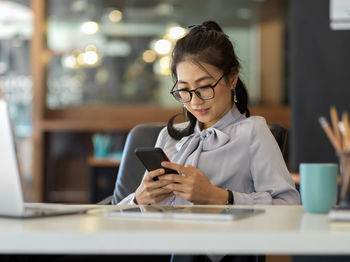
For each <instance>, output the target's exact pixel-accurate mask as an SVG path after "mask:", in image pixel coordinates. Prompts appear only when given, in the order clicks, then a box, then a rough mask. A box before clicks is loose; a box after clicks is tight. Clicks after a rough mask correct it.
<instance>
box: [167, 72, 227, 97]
mask: <svg viewBox="0 0 350 262" xmlns="http://www.w3.org/2000/svg"><path fill="white" fill-rule="evenodd" d="M225 75H226V73H223V74H222V76H221V77H220V78H219V79H218V81H216V83H215V84H213V85H207V86H205V87H210V88H211V89H212V90H213V96H212V97H209V98H202V97H201V96H200V92H198V91H197V90H198V89H201V88H203V86H201V87H197V88H196V89H194V90H188V89H187V88H182V89H178V90H173V89H174V88H175V87H176V85H177V81H176V83H175V84H174V86H173V88H172V89H171V91H170V94H172V96H173V97H174V98H175V99H176V100H177V101H179V102H181V103H188V102H190V101H191V100H192V93H195V94H196V96H197V97H198V98H200V99H202V100H210V99H213V98H214V97H215V89H214V88H215V87H216V86H217V85H218V84H219V82H220V81H221V79H222V78H223V77H224V76H225ZM179 91H186V92H188V93H189V94H190V99H189V100H183V99H181V98H180V97H177V96H175V95H174V93H175V92H179Z"/></svg>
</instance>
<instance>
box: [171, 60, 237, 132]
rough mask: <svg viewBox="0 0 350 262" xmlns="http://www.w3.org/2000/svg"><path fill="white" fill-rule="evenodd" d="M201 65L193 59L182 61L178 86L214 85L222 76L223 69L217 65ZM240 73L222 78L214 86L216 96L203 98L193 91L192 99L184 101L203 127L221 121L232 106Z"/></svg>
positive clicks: (179, 67) (178, 75)
mask: <svg viewBox="0 0 350 262" xmlns="http://www.w3.org/2000/svg"><path fill="white" fill-rule="evenodd" d="M201 66H202V67H200V66H199V65H197V64H195V63H193V62H191V61H183V62H180V63H179V64H178V65H177V67H176V71H177V79H178V88H179V89H183V88H186V89H188V90H194V89H196V88H198V87H202V86H208V85H214V84H215V83H216V82H217V80H219V78H220V77H221V76H222V74H223V71H221V70H219V69H218V68H217V67H215V66H212V65H209V64H206V63H201ZM237 76H238V74H235V75H232V76H229V83H227V81H226V79H227V78H226V76H225V77H224V78H222V79H221V80H220V81H219V83H218V84H217V86H216V87H215V88H214V90H215V97H214V98H212V99H210V100H202V99H200V98H199V97H198V96H197V95H196V94H194V93H192V100H191V101H190V102H186V103H184V106H185V107H186V109H187V110H188V111H189V112H191V114H192V115H194V116H195V117H196V118H197V120H198V121H199V122H201V124H202V125H201V128H202V129H207V128H208V127H211V126H212V125H214V124H215V123H216V122H217V121H219V120H220V119H221V118H222V117H223V116H224V115H225V114H226V113H227V112H228V111H230V109H231V108H232V89H233V88H234V87H235V85H236V82H237Z"/></svg>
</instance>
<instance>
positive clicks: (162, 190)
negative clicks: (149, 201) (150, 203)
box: [148, 187, 172, 199]
mask: <svg viewBox="0 0 350 262" xmlns="http://www.w3.org/2000/svg"><path fill="white" fill-rule="evenodd" d="M169 193H172V190H171V189H169V188H166V187H160V188H157V189H155V190H152V191H151V192H149V193H148V196H149V197H150V198H153V199H154V198H156V197H158V196H161V195H166V194H169Z"/></svg>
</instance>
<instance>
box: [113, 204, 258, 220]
mask: <svg viewBox="0 0 350 262" xmlns="http://www.w3.org/2000/svg"><path fill="white" fill-rule="evenodd" d="M263 212H264V210H263V209H255V208H235V207H233V208H228V207H213V206H210V207H203V206H135V207H130V206H128V207H125V208H122V209H120V210H117V211H111V212H108V214H109V215H110V216H116V217H130V218H131V217H132V218H165V219H187V220H208V221H210V220H211V221H232V220H237V219H241V218H244V217H248V216H252V215H257V214H261V213H263Z"/></svg>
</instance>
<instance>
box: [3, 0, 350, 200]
mask: <svg viewBox="0 0 350 262" xmlns="http://www.w3.org/2000/svg"><path fill="white" fill-rule="evenodd" d="M296 2H297V1H293V0H289V1H288V0H231V1H227V0H217V1H211V0H190V1H187V0H186V1H185V0H99V1H97V0H31V1H30V0H7V1H0V89H1V90H2V91H3V93H4V94H5V96H6V98H7V99H8V101H9V105H10V113H11V117H12V120H13V122H14V130H15V135H16V140H17V147H18V153H19V158H20V162H21V173H22V178H23V185H24V187H25V199H26V201H45V202H72V203H88V202H92V201H95V200H98V199H99V198H102V197H103V196H104V195H109V194H111V193H112V191H111V190H113V187H114V182H115V179H116V175H117V169H118V162H119V160H120V156H121V154H122V150H123V146H124V143H125V139H126V135H127V133H128V131H129V130H130V129H131V128H132V127H133V126H135V125H137V124H139V123H143V122H154V121H167V120H168V119H169V118H170V117H171V116H172V115H174V114H175V113H179V112H181V105H179V104H178V103H177V102H176V101H175V100H174V99H173V98H172V97H171V95H169V91H170V89H171V87H172V84H173V80H172V78H171V75H170V68H169V65H170V64H169V63H170V54H171V51H172V48H173V46H174V43H175V42H176V40H177V39H179V38H181V37H182V36H184V34H186V32H187V30H188V26H190V25H194V24H199V23H201V22H203V21H205V20H215V21H216V22H218V23H219V24H220V25H221V26H222V28H223V30H224V32H225V33H226V34H227V35H228V36H229V37H230V39H231V41H232V42H233V44H234V47H235V49H236V52H237V55H238V57H239V58H240V61H241V64H242V68H241V72H240V74H241V77H242V79H243V81H244V82H245V84H246V86H247V88H248V92H249V95H250V106H251V111H252V113H253V114H256V115H262V116H264V117H265V118H266V119H267V121H268V122H271V123H278V124H281V125H283V126H284V127H286V128H287V129H289V130H292V124H291V119H292V117H291V107H292V104H293V98H292V96H294V95H295V94H296V93H293V92H292V91H291V86H292V85H294V84H295V83H296V82H297V80H298V79H299V78H298V69H296V70H294V69H293V68H295V67H296V65H297V63H292V62H293V59H294V58H295V57H294V54H295V53H293V45H291V43H292V44H293V43H300V42H302V41H304V42H305V39H301V36H302V34H301V33H300V34H299V35H300V36H299V38H298V34H297V35H295V34H294V33H295V32H298V31H297V30H300V29H296V28H295V27H293V25H297V23H299V22H300V20H299V18H298V16H300V15H298V14H299V11H300V10H304V9H305V6H306V7H310V8H311V9H310V12H314V14H313V15H315V12H316V13H317V12H318V13H320V14H321V13H322V16H321V15H320V16H319V17H320V19H321V20H322V21H326V22H327V23H326V25H322V26H323V27H325V26H326V29H322V30H327V32H328V31H330V30H331V29H330V27H329V5H330V2H329V1H327V0H322V1H312V0H308V1H305V3H304V4H298V3H296ZM316 2H317V3H320V2H322V4H316ZM312 7H314V9H312ZM301 14H303V13H301ZM305 15H306V14H305ZM307 17H308V19H309V20H310V21H309V22H307V23H306V22H305V21H308V20H307V19H306V20H301V21H304V22H305V23H306V24H309V25H310V28H314V27H313V26H314V25H315V24H317V25H319V24H320V23H319V22H320V21H321V20H317V17H318V16H317V15H316V18H311V15H310V18H309V16H307ZM293 18H294V20H293ZM312 19H313V20H312ZM293 21H294V22H293ZM298 26H300V25H299V24H298ZM298 28H299V27H298ZM306 28H307V27H306ZM310 28H309V29H308V31H307V32H308V33H310V32H312V29H310ZM303 33H305V32H303ZM347 35H348V34H347ZM293 36H294V38H292V37H293ZM298 39H299V41H298V42H293V41H297V40H298ZM298 50H299V49H298ZM300 50H305V54H308V53H310V50H309V49H308V48H305V49H302V48H301V49H300ZM298 61H299V60H298ZM342 81H343V80H342ZM298 86H300V85H298ZM293 87H294V86H293ZM300 87H301V86H300ZM296 90H297V89H296ZM299 96H303V95H302V94H299V93H298V97H299ZM334 99H336V98H334ZM328 102H329V103H330V102H332V101H328ZM298 108H300V107H298ZM298 118H299V117H298ZM295 126H296V127H297V126H298V125H295ZM293 128H294V125H293ZM96 135H101V136H104V137H107V138H108V140H109V147H108V152H107V153H108V154H106V155H105V156H104V157H103V158H104V159H96V157H94V146H93V142H92V141H93V138H94V137H96ZM101 136H99V137H101ZM324 141H326V140H324ZM291 147H292V149H293V148H294V152H299V151H298V148H300V147H298V146H291ZM300 150H301V149H300ZM296 155H297V156H298V157H296ZM291 156H292V162H293V163H292V164H291V169H292V170H293V169H294V170H295V169H296V166H297V164H298V162H300V158H299V156H300V154H299V153H294V158H293V153H291ZM321 158H322V157H321ZM306 159H307V158H306ZM316 159H317V158H316ZM102 160H105V161H102ZM311 160H312V157H311ZM287 161H288V164H289V160H288V159H287ZM92 176H93V179H94V180H91V177H92ZM92 183H96V184H97V188H95V189H94V190H93V191H94V192H95V193H96V190H100V191H101V194H100V195H98V197H96V195H95V196H91V191H92V189H91V187H92ZM100 191H99V192H100Z"/></svg>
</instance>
